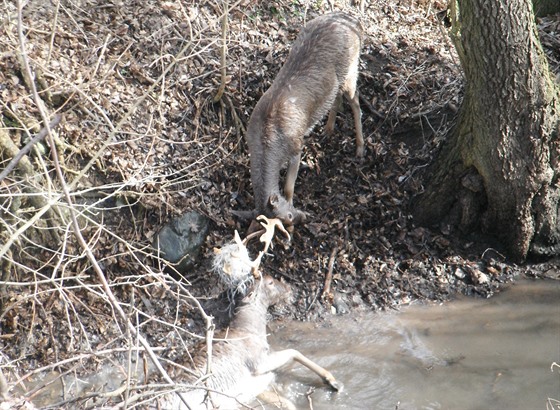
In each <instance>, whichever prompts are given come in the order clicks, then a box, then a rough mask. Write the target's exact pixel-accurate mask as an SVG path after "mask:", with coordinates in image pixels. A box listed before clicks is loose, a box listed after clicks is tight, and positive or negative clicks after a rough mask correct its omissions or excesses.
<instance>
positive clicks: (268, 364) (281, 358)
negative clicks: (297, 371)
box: [257, 349, 342, 391]
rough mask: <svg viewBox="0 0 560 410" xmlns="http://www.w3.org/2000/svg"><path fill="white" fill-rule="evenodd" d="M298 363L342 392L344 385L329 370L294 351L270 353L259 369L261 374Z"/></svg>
mask: <svg viewBox="0 0 560 410" xmlns="http://www.w3.org/2000/svg"><path fill="white" fill-rule="evenodd" d="M293 362H298V363H300V364H302V365H304V366H305V367H307V368H308V369H309V370H311V371H312V372H314V373H315V374H317V375H318V376H319V377H320V378H321V379H322V380H323V382H324V383H325V384H328V385H329V386H330V387H331V388H332V389H334V390H336V391H342V384H341V383H339V382H337V381H336V379H335V378H334V376H333V375H332V374H331V372H329V371H328V370H327V369H324V368H322V367H321V366H319V365H318V364H317V363H315V362H314V361H312V360H311V359H308V358H307V357H305V356H304V355H302V354H301V353H300V352H298V351H297V350H294V349H286V350H281V351H279V352H272V353H270V354H269V355H268V356H267V358H266V360H265V362H264V363H261V364H260V365H259V367H258V369H257V372H258V373H259V374H263V373H267V372H273V371H275V370H277V369H279V368H280V367H282V366H285V365H287V364H290V363H293Z"/></svg>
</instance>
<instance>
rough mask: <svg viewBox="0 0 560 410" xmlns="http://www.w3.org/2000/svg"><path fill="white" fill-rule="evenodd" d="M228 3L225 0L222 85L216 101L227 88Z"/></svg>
mask: <svg viewBox="0 0 560 410" xmlns="http://www.w3.org/2000/svg"><path fill="white" fill-rule="evenodd" d="M228 12H229V11H228V4H227V1H226V0H224V15H223V17H222V49H221V53H220V64H221V69H220V72H221V77H220V87H219V88H218V92H217V93H216V95H215V96H214V102H215V103H216V102H218V101H220V100H221V99H222V95H223V94H224V90H225V89H226V74H227V72H226V53H227V44H226V40H227V29H228Z"/></svg>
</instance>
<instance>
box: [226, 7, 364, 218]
mask: <svg viewBox="0 0 560 410" xmlns="http://www.w3.org/2000/svg"><path fill="white" fill-rule="evenodd" d="M361 35H362V27H361V25H360V22H359V21H358V20H357V19H356V18H354V17H351V16H349V15H347V14H344V13H332V14H327V15H324V16H320V17H317V18H316V19H314V20H312V21H310V22H309V23H308V24H307V25H306V26H305V28H304V29H303V30H302V31H301V33H300V34H299V36H298V37H297V39H296V41H295V43H294V45H293V47H292V49H291V51H290V54H289V55H288V59H287V60H286V63H285V64H284V66H283V67H282V68H281V69H280V72H279V73H278V76H277V77H276V79H275V80H274V82H273V84H272V86H271V87H270V88H269V89H268V91H266V92H265V93H264V95H263V96H262V97H261V99H260V100H259V102H258V103H257V105H256V106H255V109H254V110H253V113H252V115H251V119H250V120H249V125H248V127H247V136H246V137H247V142H248V145H249V153H250V155H251V182H252V185H253V191H254V200H255V210H254V211H253V212H249V213H243V212H237V213H236V214H237V215H240V216H249V215H250V216H251V218H254V217H255V216H257V215H260V214H263V215H266V216H268V217H276V218H279V219H280V220H282V222H283V223H284V224H286V225H294V224H297V223H302V222H304V221H305V214H304V213H303V212H302V211H299V210H297V209H296V208H295V207H294V206H293V196H294V185H295V182H296V178H297V174H298V169H299V164H300V159H301V151H302V148H303V141H304V137H305V136H306V135H307V134H309V132H311V130H312V129H313V127H314V125H315V124H316V123H317V122H318V121H319V120H321V119H322V118H323V117H324V116H325V114H326V113H327V111H329V110H330V113H329V117H328V120H327V124H326V126H325V131H326V132H327V134H330V133H332V132H333V130H334V123H335V119H336V111H337V108H338V106H339V105H340V102H341V96H342V95H344V97H346V99H347V100H348V101H349V103H350V106H351V107H352V112H353V115H354V126H355V128H356V156H357V157H360V158H361V157H363V155H364V140H363V136H362V122H361V110H360V104H359V98H358V90H357V89H356V81H357V78H358V60H359V56H360V48H361ZM286 163H287V164H288V169H287V172H286V180H285V185H284V196H283V195H282V194H281V193H280V190H279V179H280V169H281V168H282V166H283V165H284V164H286Z"/></svg>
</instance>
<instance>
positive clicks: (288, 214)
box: [286, 212, 294, 222]
mask: <svg viewBox="0 0 560 410" xmlns="http://www.w3.org/2000/svg"><path fill="white" fill-rule="evenodd" d="M286 218H287V219H288V221H290V222H291V221H293V220H294V214H293V213H291V212H288V213H287V214H286Z"/></svg>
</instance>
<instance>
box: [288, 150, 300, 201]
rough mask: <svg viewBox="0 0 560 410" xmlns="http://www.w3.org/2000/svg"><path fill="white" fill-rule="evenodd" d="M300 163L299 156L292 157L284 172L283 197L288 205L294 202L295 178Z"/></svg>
mask: <svg viewBox="0 0 560 410" xmlns="http://www.w3.org/2000/svg"><path fill="white" fill-rule="evenodd" d="M300 161H301V154H298V155H294V156H293V157H292V158H290V162H289V163H288V170H287V171H286V183H285V184H284V196H285V197H286V200H287V201H288V202H289V203H290V205H292V204H293V202H294V187H295V185H296V178H297V175H298V170H299V163H300Z"/></svg>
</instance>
